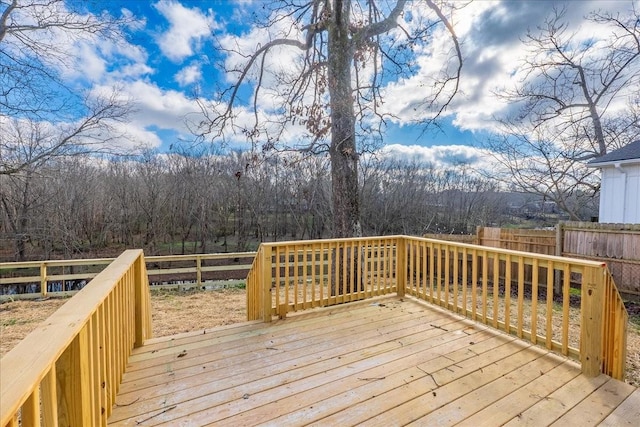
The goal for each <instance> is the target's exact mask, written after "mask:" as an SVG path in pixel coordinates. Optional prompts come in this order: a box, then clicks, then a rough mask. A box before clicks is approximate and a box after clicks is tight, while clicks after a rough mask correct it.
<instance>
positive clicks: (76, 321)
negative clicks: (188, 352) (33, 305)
mask: <svg viewBox="0 0 640 427" xmlns="http://www.w3.org/2000/svg"><path fill="white" fill-rule="evenodd" d="M150 337H151V308H150V300H149V288H148V280H147V271H146V266H145V262H144V257H143V254H142V251H141V250H129V251H125V252H124V253H123V254H122V255H121V256H119V257H118V258H117V259H115V261H113V262H112V263H111V264H109V266H108V267H107V268H105V269H104V270H103V271H102V272H101V273H99V274H98V275H97V276H96V277H95V278H94V279H93V280H92V281H91V282H90V284H89V285H87V286H86V287H85V288H84V289H82V290H81V291H79V292H78V293H77V294H76V295H75V296H74V297H73V298H72V299H71V300H69V301H68V302H67V303H65V304H64V305H63V306H62V307H61V308H60V309H58V311H56V312H55V313H54V314H53V315H52V316H51V317H49V318H48V319H47V320H46V321H45V322H43V323H42V324H41V326H39V327H38V328H36V329H35V330H34V331H33V332H32V333H31V334H29V335H28V336H27V337H26V338H25V339H23V340H22V341H21V342H20V343H19V344H18V345H17V346H16V347H14V348H13V349H12V350H11V351H10V352H9V353H7V354H6V355H5V356H4V357H3V358H2V359H0V371H1V372H2V375H0V414H1V418H0V420H1V422H0V426H2V427H6V426H17V425H18V423H19V422H20V423H21V425H22V426H25V427H26V426H40V425H44V426H54V425H61V426H62V425H65V426H67V425H70V426H91V425H93V426H97V425H103V426H104V425H106V424H107V418H108V417H109V415H110V414H111V410H112V406H113V404H114V402H115V398H116V394H117V392H118V388H119V385H120V381H121V379H122V374H123V372H124V369H125V366H126V365H127V361H128V357H129V355H130V353H131V350H132V349H133V348H134V347H138V346H141V345H142V344H143V343H144V341H145V340H146V339H147V338H150ZM19 420H20V421H19Z"/></svg>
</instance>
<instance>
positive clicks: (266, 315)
mask: <svg viewBox="0 0 640 427" xmlns="http://www.w3.org/2000/svg"><path fill="white" fill-rule="evenodd" d="M271 252H272V247H271V246H270V245H264V244H263V251H262V280H261V281H260V291H261V297H260V299H261V300H262V301H261V302H262V310H261V311H262V319H263V320H264V322H265V323H269V322H271V282H272V280H273V278H272V274H271V268H272V265H271V264H272V263H271ZM276 268H277V266H276ZM276 286H277V284H276Z"/></svg>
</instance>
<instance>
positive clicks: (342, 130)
mask: <svg viewBox="0 0 640 427" xmlns="http://www.w3.org/2000/svg"><path fill="white" fill-rule="evenodd" d="M350 3H351V2H350V1H349V0H344V1H342V0H336V1H335V2H334V10H333V14H332V17H331V20H332V22H331V24H330V25H329V40H328V43H329V46H328V55H329V57H328V59H329V64H328V78H329V82H328V83H329V84H328V85H329V94H330V99H331V104H330V107H331V147H330V149H329V153H330V159H331V186H332V204H333V237H360V236H362V227H361V225H360V200H359V192H358V152H357V150H356V135H355V129H356V127H355V116H354V112H353V90H352V87H351V61H352V58H353V46H352V43H351V40H350V37H349V25H348V24H349V13H350ZM353 258H355V260H353V262H352V259H353ZM358 258H359V257H358V254H357V250H355V249H353V250H352V249H350V248H341V249H338V250H336V251H334V253H333V254H332V259H333V262H332V266H333V268H332V270H333V271H332V273H331V277H332V278H333V281H332V285H331V294H332V295H340V294H343V293H345V291H346V292H353V291H355V290H356V289H348V287H349V284H350V283H354V284H355V285H356V287H357V288H358V289H362V283H361V282H360V275H359V274H357V272H358V270H359V262H358ZM344 263H346V264H347V266H354V271H353V272H352V271H349V268H347V270H346V274H345V270H344V269H343V268H342V265H343V264H344ZM336 269H338V274H337V276H336ZM351 274H354V275H355V277H354V278H353V282H352V281H351Z"/></svg>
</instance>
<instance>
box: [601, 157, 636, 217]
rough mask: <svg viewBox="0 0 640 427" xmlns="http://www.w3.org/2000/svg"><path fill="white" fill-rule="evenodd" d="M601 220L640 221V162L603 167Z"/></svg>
mask: <svg viewBox="0 0 640 427" xmlns="http://www.w3.org/2000/svg"><path fill="white" fill-rule="evenodd" d="M623 172H624V173H623ZM600 222H602V223H624V224H638V223H640V164H625V165H622V170H620V169H616V168H615V167H614V166H613V165H611V166H606V167H602V185H601V191H600Z"/></svg>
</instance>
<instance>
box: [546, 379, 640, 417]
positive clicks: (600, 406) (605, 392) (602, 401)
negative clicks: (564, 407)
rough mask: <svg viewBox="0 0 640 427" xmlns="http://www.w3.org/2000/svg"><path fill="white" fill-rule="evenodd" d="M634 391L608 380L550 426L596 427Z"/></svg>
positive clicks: (627, 386)
mask: <svg viewBox="0 0 640 427" xmlns="http://www.w3.org/2000/svg"><path fill="white" fill-rule="evenodd" d="M634 389H635V387H633V386H631V385H629V384H625V383H623V382H621V381H617V380H614V379H609V380H608V381H607V382H605V383H604V384H603V385H602V386H601V387H598V389H596V390H595V391H594V392H593V393H591V394H590V395H589V396H587V397H586V399H584V400H583V401H582V402H580V403H579V404H577V405H576V406H574V407H573V408H571V410H570V411H568V412H567V413H565V414H564V415H563V416H562V417H560V418H559V419H558V420H557V421H556V422H554V423H553V424H552V425H554V426H564V427H566V426H572V425H575V426H578V425H580V426H585V425H597V424H599V423H600V422H601V421H602V420H603V419H605V418H606V417H607V416H608V415H609V414H610V413H611V412H613V409H615V408H616V407H617V406H618V405H620V404H621V403H622V402H624V400H625V399H626V398H627V397H628V396H629V395H630V394H631V393H632V392H633V390H634Z"/></svg>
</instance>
